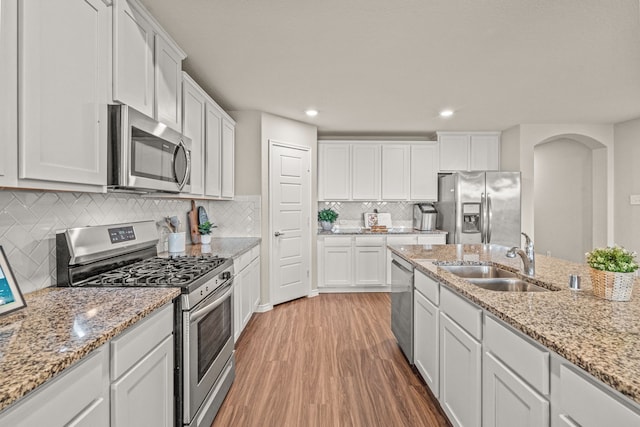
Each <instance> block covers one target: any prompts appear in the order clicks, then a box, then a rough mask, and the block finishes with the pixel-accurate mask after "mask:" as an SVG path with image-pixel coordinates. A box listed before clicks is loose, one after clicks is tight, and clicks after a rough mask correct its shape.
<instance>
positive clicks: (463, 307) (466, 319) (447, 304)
mask: <svg viewBox="0 0 640 427" xmlns="http://www.w3.org/2000/svg"><path fill="white" fill-rule="evenodd" d="M440 310H442V311H443V312H445V313H446V314H447V315H448V316H449V317H450V318H451V319H453V320H454V321H455V322H456V323H457V324H458V325H460V326H461V327H462V328H464V329H465V330H466V331H467V332H468V333H469V334H471V336H473V337H474V338H475V339H477V340H480V341H481V340H482V309H481V308H480V307H477V306H475V305H473V304H471V303H470V302H467V301H466V300H465V299H463V298H462V297H459V296H458V295H456V294H455V293H454V292H453V291H450V290H449V289H447V288H446V287H444V286H442V287H441V289H440Z"/></svg>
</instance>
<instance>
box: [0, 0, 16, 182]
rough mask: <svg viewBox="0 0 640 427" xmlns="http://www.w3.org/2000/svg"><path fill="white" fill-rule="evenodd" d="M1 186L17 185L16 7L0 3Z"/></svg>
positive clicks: (3, 2) (11, 3)
mask: <svg viewBox="0 0 640 427" xmlns="http://www.w3.org/2000/svg"><path fill="white" fill-rule="evenodd" d="M0 58H2V61H0V93H1V94H2V96H0V151H1V152H2V153H3V155H2V156H0V186H7V187H15V186H16V185H17V182H18V3H17V1H2V2H0Z"/></svg>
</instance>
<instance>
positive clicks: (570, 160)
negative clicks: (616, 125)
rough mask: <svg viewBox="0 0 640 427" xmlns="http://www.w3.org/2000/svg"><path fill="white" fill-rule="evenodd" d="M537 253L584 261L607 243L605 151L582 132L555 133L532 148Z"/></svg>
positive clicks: (598, 143) (603, 147) (602, 146)
mask: <svg viewBox="0 0 640 427" xmlns="http://www.w3.org/2000/svg"><path fill="white" fill-rule="evenodd" d="M533 176H534V228H535V242H536V252H538V253H541V254H551V255H552V256H554V257H558V258H562V259H566V260H569V261H575V262H584V254H585V252H587V251H589V250H591V249H592V248H593V247H594V246H598V245H602V244H606V179H605V177H606V150H605V146H604V145H603V144H601V143H600V142H598V141H596V140H594V139H592V138H589V137H585V136H581V135H558V136H554V137H551V138H548V139H546V140H544V141H541V142H540V143H538V144H536V146H535V147H534V175H533Z"/></svg>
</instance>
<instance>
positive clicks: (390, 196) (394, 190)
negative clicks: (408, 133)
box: [382, 144, 411, 200]
mask: <svg viewBox="0 0 640 427" xmlns="http://www.w3.org/2000/svg"><path fill="white" fill-rule="evenodd" d="M409 158H410V150H409V146H408V145H396V144H388V145H383V146H382V200H408V199H409V188H410V185H409V179H410V167H411V166H410V164H409V163H410V162H409Z"/></svg>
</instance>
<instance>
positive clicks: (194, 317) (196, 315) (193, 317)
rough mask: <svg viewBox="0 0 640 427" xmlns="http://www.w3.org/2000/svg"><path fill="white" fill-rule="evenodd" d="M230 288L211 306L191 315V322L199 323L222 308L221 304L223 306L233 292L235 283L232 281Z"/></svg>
mask: <svg viewBox="0 0 640 427" xmlns="http://www.w3.org/2000/svg"><path fill="white" fill-rule="evenodd" d="M227 286H228V288H229V289H228V290H227V291H225V293H223V294H222V295H220V296H219V297H218V298H216V299H215V300H213V301H212V302H210V303H209V304H207V305H205V306H203V307H200V308H199V309H197V310H196V311H194V312H193V313H191V316H190V319H189V321H190V322H197V321H198V319H200V318H202V317H204V316H206V315H207V314H209V313H211V312H212V311H213V310H215V309H216V308H218V306H220V304H222V303H223V302H224V300H225V299H226V298H227V297H228V296H229V295H231V292H233V281H231V283H229V285H227Z"/></svg>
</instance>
